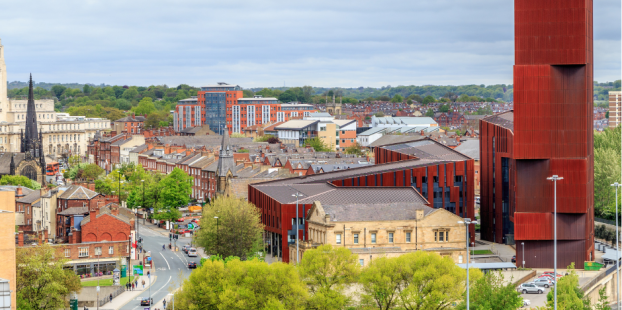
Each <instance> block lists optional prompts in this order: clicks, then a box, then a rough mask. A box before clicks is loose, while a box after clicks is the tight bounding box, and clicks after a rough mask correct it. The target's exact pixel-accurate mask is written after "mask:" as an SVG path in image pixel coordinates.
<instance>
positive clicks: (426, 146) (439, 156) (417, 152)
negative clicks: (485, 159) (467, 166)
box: [383, 139, 470, 161]
mask: <svg viewBox="0 0 622 310" xmlns="http://www.w3.org/2000/svg"><path fill="white" fill-rule="evenodd" d="M383 148H385V149H388V150H391V151H394V152H399V153H402V154H408V155H413V156H416V157H417V158H420V159H431V160H449V161H454V160H467V159H470V158H469V157H468V156H466V155H464V154H461V153H460V152H456V151H455V150H453V149H451V148H449V147H445V146H444V145H442V144H441V143H438V142H436V141H434V140H430V139H425V140H420V141H414V142H406V143H398V144H391V145H386V146H384V147H383Z"/></svg>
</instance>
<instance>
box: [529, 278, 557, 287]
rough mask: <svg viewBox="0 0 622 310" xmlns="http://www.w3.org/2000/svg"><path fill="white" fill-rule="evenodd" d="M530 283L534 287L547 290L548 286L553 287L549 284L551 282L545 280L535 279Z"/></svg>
mask: <svg viewBox="0 0 622 310" xmlns="http://www.w3.org/2000/svg"><path fill="white" fill-rule="evenodd" d="M532 283H533V284H535V285H536V286H540V287H545V288H549V287H550V286H553V285H554V284H553V283H552V282H551V280H549V279H546V278H538V279H535V280H534V281H533V282H532Z"/></svg>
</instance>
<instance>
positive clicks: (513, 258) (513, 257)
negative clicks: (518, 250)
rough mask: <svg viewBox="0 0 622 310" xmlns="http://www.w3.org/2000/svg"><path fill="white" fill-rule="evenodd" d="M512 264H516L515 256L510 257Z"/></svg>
mask: <svg viewBox="0 0 622 310" xmlns="http://www.w3.org/2000/svg"><path fill="white" fill-rule="evenodd" d="M512 263H516V255H514V256H512Z"/></svg>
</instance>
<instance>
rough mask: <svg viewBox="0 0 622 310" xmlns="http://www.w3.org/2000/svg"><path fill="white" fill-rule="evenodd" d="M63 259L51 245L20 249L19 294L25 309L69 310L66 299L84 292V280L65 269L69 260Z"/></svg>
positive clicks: (17, 252)
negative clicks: (73, 293) (72, 293)
mask: <svg viewBox="0 0 622 310" xmlns="http://www.w3.org/2000/svg"><path fill="white" fill-rule="evenodd" d="M61 257H63V256H62V255H61V253H60V252H58V251H57V249H55V248H53V247H52V246H49V245H47V244H43V245H41V246H36V247H25V248H18V249H17V251H16V262H17V281H16V290H17V298H18V300H19V301H20V303H21V304H22V306H24V307H23V308H24V309H44V310H55V309H59V308H67V307H68V306H69V302H68V300H67V299H65V297H66V296H67V295H69V293H71V292H80V290H81V289H82V285H81V284H80V278H79V277H78V276H77V275H76V274H75V273H74V272H73V270H67V269H64V268H63V267H64V264H65V262H67V260H65V259H62V258H61ZM20 309H21V308H20Z"/></svg>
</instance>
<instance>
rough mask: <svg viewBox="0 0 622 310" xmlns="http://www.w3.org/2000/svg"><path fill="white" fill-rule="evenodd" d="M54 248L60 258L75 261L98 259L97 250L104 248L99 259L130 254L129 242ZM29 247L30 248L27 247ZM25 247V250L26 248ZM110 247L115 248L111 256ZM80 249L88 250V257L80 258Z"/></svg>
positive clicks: (67, 245)
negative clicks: (97, 248)
mask: <svg viewBox="0 0 622 310" xmlns="http://www.w3.org/2000/svg"><path fill="white" fill-rule="evenodd" d="M51 246H52V247H54V248H56V250H57V253H58V255H59V257H62V258H66V259H70V260H74V259H87V258H97V257H98V256H96V255H95V248H96V247H101V248H102V255H101V256H99V258H110V257H127V256H128V255H129V253H128V252H127V248H128V246H129V241H127V240H126V241H106V242H83V243H76V244H66V243H64V244H52V245H51ZM26 247H28V246H26ZM26 247H24V248H26ZM109 247H113V254H109ZM80 248H88V249H89V250H88V256H85V257H80ZM65 250H69V251H68V254H69V256H67V255H66V254H67V252H65Z"/></svg>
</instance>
